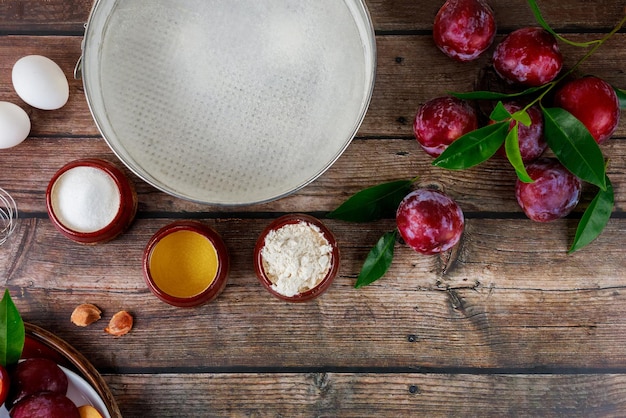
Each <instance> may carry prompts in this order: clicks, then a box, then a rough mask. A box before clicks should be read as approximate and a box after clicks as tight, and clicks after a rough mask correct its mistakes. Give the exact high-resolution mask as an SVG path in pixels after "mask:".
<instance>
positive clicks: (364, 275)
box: [354, 230, 398, 289]
mask: <svg viewBox="0 0 626 418" xmlns="http://www.w3.org/2000/svg"><path fill="white" fill-rule="evenodd" d="M397 237H398V230H393V231H391V232H387V233H385V234H384V235H383V236H382V237H380V239H379V240H378V242H377V243H376V245H375V246H374V248H372V249H371V250H370V252H369V254H368V255H367V258H366V259H365V262H364V263H363V267H362V268H361V272H360V273H359V277H358V278H357V280H356V283H355V284H354V287H355V288H357V289H358V288H360V287H363V286H367V285H368V284H371V283H373V282H375V281H376V280H378V279H380V278H381V277H383V276H384V275H385V273H386V272H387V270H388V269H389V266H390V265H391V262H392V260H393V250H394V248H395V244H396V240H397Z"/></svg>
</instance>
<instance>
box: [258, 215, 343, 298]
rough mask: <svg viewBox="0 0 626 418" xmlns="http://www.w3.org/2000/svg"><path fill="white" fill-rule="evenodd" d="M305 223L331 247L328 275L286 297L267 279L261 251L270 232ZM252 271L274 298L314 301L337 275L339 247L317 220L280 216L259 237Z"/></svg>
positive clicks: (304, 216)
mask: <svg viewBox="0 0 626 418" xmlns="http://www.w3.org/2000/svg"><path fill="white" fill-rule="evenodd" d="M299 223H305V224H309V225H314V226H316V227H317V228H319V231H320V232H321V234H322V235H323V237H324V238H325V239H326V241H328V244H329V245H330V246H331V252H330V269H329V270H328V273H326V275H325V276H324V277H323V278H322V279H321V280H320V281H319V283H318V284H317V285H316V286H315V287H313V288H311V289H308V290H306V291H303V292H301V293H297V294H295V295H293V296H286V295H284V294H282V293H280V292H279V291H277V290H276V289H275V288H274V287H273V286H272V285H273V283H272V281H271V280H270V278H269V277H268V275H267V273H266V271H265V267H264V261H263V257H262V250H263V247H264V246H265V238H266V237H267V235H268V233H269V232H270V231H273V230H274V231H276V230H279V229H280V228H282V227H283V226H285V225H288V224H299ZM254 269H255V271H256V275H257V277H258V278H259V281H260V282H261V284H262V285H263V287H265V289H267V291H268V292H270V293H271V294H272V295H274V296H275V297H277V298H279V299H281V300H284V301H288V302H306V301H310V300H311V299H314V298H316V297H318V296H319V295H321V294H322V293H324V292H325V291H326V290H327V289H328V288H329V287H330V285H331V284H332V282H333V280H334V279H335V276H336V275H337V271H338V270H339V246H338V245H337V240H336V239H335V237H334V235H333V234H332V232H331V231H330V230H329V229H328V228H327V227H326V225H324V224H323V223H322V222H321V221H320V220H319V219H317V218H315V217H313V216H310V215H306V214H289V215H284V216H281V217H280V218H277V219H276V220H274V221H273V222H271V223H270V224H269V225H268V226H267V227H266V228H265V230H263V232H262V233H261V235H260V236H259V238H258V240H257V243H256V246H255V248H254Z"/></svg>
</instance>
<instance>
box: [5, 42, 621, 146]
mask: <svg viewBox="0 0 626 418" xmlns="http://www.w3.org/2000/svg"><path fill="white" fill-rule="evenodd" d="M572 38H573V39H576V40H589V39H596V38H597V35H585V36H579V35H572ZM80 41H81V38H80V37H67V36H50V37H29V36H7V37H0V94H1V95H2V97H3V100H8V101H12V102H15V103H17V104H20V105H21V106H23V107H24V109H25V110H27V113H28V114H29V115H30V117H31V119H32V131H31V134H32V135H33V136H50V135H54V136H62V135H65V136H79V135H82V136H98V135H99V133H98V130H97V128H96V125H95V123H94V122H93V120H92V118H91V114H90V113H89V109H88V106H87V102H86V100H85V97H84V93H83V89H82V83H81V82H80V81H78V80H74V79H73V76H72V74H73V69H74V66H75V64H76V61H77V60H78V58H79V56H80V53H81V52H80ZM625 42H626V34H622V33H620V34H617V35H616V36H615V38H614V39H612V40H610V41H609V42H607V43H606V44H605V45H604V46H603V48H602V49H600V50H599V52H598V53H597V54H596V55H594V56H593V57H592V58H591V59H589V60H588V61H587V62H585V63H584V64H583V66H582V67H581V73H583V74H594V75H596V76H598V77H601V78H604V79H606V80H607V81H608V82H610V83H612V84H615V85H616V86H619V87H622V88H625V87H626V75H625V73H624V71H623V66H622V64H621V63H622V62H624V61H626V50H625V49H624V48H623V45H624V43H625ZM377 49H378V53H377V55H378V66H377V75H376V86H375V88H374V93H373V97H372V102H371V105H370V107H369V110H368V113H367V115H366V117H365V120H364V121H363V125H362V127H361V129H360V130H359V133H358V135H359V136H366V137H369V136H374V137H379V136H403V137H411V136H412V130H411V126H412V120H413V117H414V116H415V112H416V111H417V109H418V107H419V106H420V105H421V104H422V103H424V102H425V101H427V100H429V99H432V98H434V97H437V96H441V95H444V94H447V92H450V91H468V90H472V89H473V88H474V85H475V84H476V82H477V78H478V74H479V72H480V70H481V68H483V67H484V66H485V65H487V62H488V56H485V57H483V58H481V59H479V60H478V61H477V62H473V63H457V62H454V61H453V60H451V59H449V58H448V57H446V56H444V55H443V54H441V53H439V51H437V50H436V48H435V46H434V45H433V43H432V39H431V38H430V36H426V35H400V36H379V37H378V38H377ZM563 51H564V54H565V55H566V58H567V59H566V62H567V64H568V65H573V64H574V63H575V62H576V61H577V60H578V59H579V58H581V57H582V55H583V52H582V51H580V50H578V49H575V48H573V47H566V46H564V47H563ZM28 54H43V55H47V56H49V57H50V58H51V59H53V60H55V61H56V62H57V63H58V64H59V65H60V66H61V68H62V69H63V71H64V72H65V74H66V76H67V77H68V79H69V81H70V99H69V101H68V103H67V104H66V105H65V106H64V107H63V108H62V109H60V110H56V111H43V110H37V109H33V108H31V107H30V106H27V105H26V104H25V103H23V102H22V101H21V100H20V99H19V98H18V97H17V95H16V93H15V92H14V91H13V87H12V83H11V68H12V67H13V64H14V63H15V61H17V60H18V59H19V58H20V57H21V56H23V55H28ZM615 136H616V137H624V136H626V122H625V121H622V122H621V124H620V127H619V129H618V131H617V132H616V135H615Z"/></svg>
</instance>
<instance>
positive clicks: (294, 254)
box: [261, 222, 332, 296]
mask: <svg viewBox="0 0 626 418" xmlns="http://www.w3.org/2000/svg"><path fill="white" fill-rule="evenodd" d="M331 251H332V247H331V246H330V243H329V242H328V240H327V239H326V238H325V237H324V235H323V234H322V232H321V231H320V229H319V228H318V227H317V226H315V225H311V224H309V223H306V222H300V223H297V224H287V225H284V226H283V227H281V228H279V229H277V230H273V231H270V232H269V234H267V236H266V237H265V245H264V246H263V249H262V250H261V258H262V261H263V269H264V270H265V273H266V274H267V276H268V278H269V279H270V281H271V282H272V283H273V285H272V288H273V289H274V290H275V291H277V292H278V293H280V294H282V295H285V296H294V295H297V294H299V293H302V292H305V291H307V290H309V289H312V288H314V287H315V286H317V285H318V284H319V282H320V281H321V280H322V279H323V278H324V277H325V276H326V274H328V271H329V270H330V267H331V266H330V260H331Z"/></svg>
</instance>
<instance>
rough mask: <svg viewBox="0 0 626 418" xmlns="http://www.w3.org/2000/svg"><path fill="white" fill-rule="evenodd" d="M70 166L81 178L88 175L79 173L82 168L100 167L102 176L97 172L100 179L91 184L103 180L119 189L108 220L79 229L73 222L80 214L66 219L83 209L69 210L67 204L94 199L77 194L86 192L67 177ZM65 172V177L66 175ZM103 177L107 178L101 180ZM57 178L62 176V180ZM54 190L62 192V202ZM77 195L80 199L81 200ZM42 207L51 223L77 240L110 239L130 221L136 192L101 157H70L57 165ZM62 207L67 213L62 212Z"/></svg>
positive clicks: (90, 170)
mask: <svg viewBox="0 0 626 418" xmlns="http://www.w3.org/2000/svg"><path fill="white" fill-rule="evenodd" d="M74 169H76V170H77V171H75V172H74V173H81V175H80V176H78V177H83V178H87V177H88V176H83V175H82V174H83V173H85V172H91V174H95V173H100V171H101V174H102V173H104V174H105V176H99V177H100V180H99V181H98V182H97V183H94V184H98V185H99V186H101V185H102V183H103V182H104V183H107V187H109V186H111V187H113V188H115V189H116V190H117V191H118V192H119V205H117V211H116V212H115V209H113V210H112V211H111V213H110V214H108V215H109V217H110V221H109V222H108V223H106V224H103V225H98V226H96V227H94V228H87V229H81V228H77V227H76V226H75V225H77V224H78V223H80V222H83V223H84V216H83V215H81V216H82V217H83V220H81V221H80V222H79V221H78V220H72V219H70V218H71V217H72V216H76V214H75V213H72V212H75V211H82V212H85V211H86V209H84V208H83V209H80V210H78V209H76V210H72V208H71V207H70V206H71V205H72V204H74V203H75V202H81V201H86V200H90V201H93V199H94V196H91V195H90V196H80V194H84V193H86V192H85V190H84V185H79V184H78V183H76V182H77V181H78V180H77V179H71V175H68V172H70V171H71V170H74ZM78 170H81V171H78ZM97 170H100V171H97ZM65 176H68V177H67V178H66V177H65ZM75 177H76V176H75ZM96 177H97V176H96ZM103 179H108V180H107V181H104V180H103ZM60 180H63V182H62V181H60ZM111 180H112V181H111ZM72 182H74V183H75V184H73V183H72ZM66 183H67V184H66ZM99 186H98V187H99ZM72 187H74V188H75V190H76V195H75V196H73V195H71V193H72V190H71V189H72ZM94 190H97V189H94ZM57 194H59V195H60V194H63V196H64V199H65V202H64V203H60V201H61V198H60V197H59V196H57ZM81 197H82V198H84V199H83V200H81ZM97 197H100V195H99V196H97ZM97 197H96V198H97ZM68 198H69V199H68ZM72 202H73V203H72ZM78 205H79V204H78V203H76V204H75V208H77V207H78ZM46 208H47V210H48V216H49V217H50V220H51V221H52V224H53V225H54V226H55V228H56V229H57V230H58V231H59V232H60V233H61V234H63V235H64V236H66V237H67V238H69V239H71V240H73V241H76V242H79V243H81V244H99V243H103V242H107V241H110V240H112V239H113V238H115V237H117V236H118V235H120V234H121V233H122V232H124V231H125V230H126V229H128V227H129V226H130V225H131V223H132V222H133V219H134V218H135V215H136V213H137V193H136V192H135V188H134V186H133V184H132V183H131V182H130V181H129V180H128V178H127V177H126V176H125V175H124V173H123V172H122V171H121V170H120V169H119V168H118V167H117V166H115V165H114V164H112V163H110V162H108V161H105V160H100V159H96V158H87V159H81V160H75V161H72V162H70V163H68V164H66V165H64V166H63V167H61V169H60V170H59V171H57V172H56V173H55V174H54V176H53V177H52V179H51V180H50V182H49V183H48V187H47V189H46ZM68 209H69V210H68ZM64 211H65V212H67V213H64ZM75 221H76V222H75ZM102 222H104V221H102ZM92 223H93V222H92ZM95 224H98V222H95Z"/></svg>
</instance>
